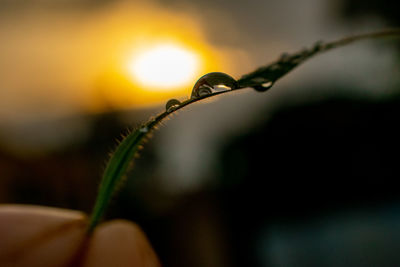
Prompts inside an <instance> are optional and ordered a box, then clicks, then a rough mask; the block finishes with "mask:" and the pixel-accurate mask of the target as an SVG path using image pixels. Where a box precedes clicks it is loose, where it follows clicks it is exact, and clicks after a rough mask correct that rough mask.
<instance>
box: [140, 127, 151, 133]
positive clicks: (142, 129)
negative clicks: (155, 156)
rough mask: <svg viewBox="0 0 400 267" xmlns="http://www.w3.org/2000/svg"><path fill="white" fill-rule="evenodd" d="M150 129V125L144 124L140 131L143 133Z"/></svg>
mask: <svg viewBox="0 0 400 267" xmlns="http://www.w3.org/2000/svg"><path fill="white" fill-rule="evenodd" d="M148 131H149V127H147V126H143V127H142V128H140V129H139V132H141V133H147V132H148Z"/></svg>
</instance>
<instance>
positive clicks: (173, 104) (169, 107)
mask: <svg viewBox="0 0 400 267" xmlns="http://www.w3.org/2000/svg"><path fill="white" fill-rule="evenodd" d="M180 104H181V102H180V101H179V100H177V99H175V98H173V99H170V100H168V102H167V104H165V109H166V111H167V112H172V111H174V110H175V109H177V108H178V107H179V105H180Z"/></svg>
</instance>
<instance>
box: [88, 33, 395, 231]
mask: <svg viewBox="0 0 400 267" xmlns="http://www.w3.org/2000/svg"><path fill="white" fill-rule="evenodd" d="M388 36H397V37H399V36H400V29H392V30H386V31H380V32H374V33H368V34H362V35H356V36H351V37H347V38H343V39H340V40H337V41H333V42H327V43H323V42H318V43H316V44H315V45H314V46H312V47H311V48H309V49H303V50H301V51H299V52H297V53H294V54H291V55H289V54H287V55H285V56H284V57H283V58H282V57H281V58H280V59H278V60H277V61H275V62H272V63H271V64H269V65H266V66H263V67H261V68H258V69H257V70H255V71H253V72H251V73H249V74H247V75H244V76H243V77H242V78H240V79H239V80H238V84H239V88H237V89H235V90H227V91H222V92H217V93H213V94H210V95H206V96H202V97H198V98H192V99H188V100H186V101H184V102H182V103H181V104H180V105H179V106H178V107H177V108H175V109H173V110H169V111H165V112H163V113H161V114H159V115H158V116H156V117H155V118H153V119H150V120H149V121H148V122H147V123H145V124H144V125H143V126H142V127H141V128H138V129H136V130H135V131H133V132H131V133H130V134H129V135H128V136H127V137H125V139H123V141H122V142H121V143H120V144H119V145H118V147H117V148H116V150H115V151H114V153H113V154H112V156H111V157H110V160H109V161H108V164H107V166H106V169H105V171H104V174H103V177H102V181H101V184H100V188H99V192H98V195H97V199H96V202H95V205H94V208H93V211H92V214H91V217H90V220H89V225H88V233H91V232H92V231H93V230H94V228H95V227H96V225H97V224H98V223H99V222H100V220H101V218H102V217H103V215H104V213H105V211H106V209H107V207H108V205H109V203H110V200H111V198H112V197H113V195H114V193H115V190H116V188H117V187H118V185H119V184H120V183H121V181H122V180H123V177H124V176H125V175H126V172H127V170H128V168H129V165H130V164H131V162H132V159H133V157H134V156H135V154H136V153H137V152H138V150H139V148H140V146H141V144H142V143H143V141H144V140H145V138H146V137H147V136H148V134H149V133H150V132H151V131H153V129H154V128H155V126H156V125H157V124H158V123H160V122H161V121H162V120H163V119H164V118H165V117H167V116H168V115H169V114H171V113H174V112H175V111H177V110H179V109H181V108H183V107H185V106H187V105H189V104H193V103H195V102H197V101H201V100H202V99H205V98H209V97H214V96H216V95H220V94H224V93H228V92H232V91H236V90H238V89H243V88H248V87H257V86H261V85H262V83H265V81H271V82H272V83H275V82H276V81H277V80H278V79H280V78H282V77H283V76H285V75H286V74H287V73H289V72H290V71H292V70H293V69H294V68H295V67H297V66H298V65H300V64H301V63H303V62H305V61H306V60H307V59H309V58H311V57H313V56H314V55H316V54H319V53H321V52H326V51H328V50H331V49H333V48H337V47H341V46H344V45H347V44H350V43H352V42H355V41H359V40H363V39H368V38H381V37H388Z"/></svg>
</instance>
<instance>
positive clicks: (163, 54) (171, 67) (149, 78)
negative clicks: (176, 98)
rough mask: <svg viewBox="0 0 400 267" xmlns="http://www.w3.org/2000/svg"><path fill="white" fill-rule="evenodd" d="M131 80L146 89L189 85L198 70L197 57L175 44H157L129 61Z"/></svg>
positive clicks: (163, 88) (164, 88)
mask: <svg viewBox="0 0 400 267" xmlns="http://www.w3.org/2000/svg"><path fill="white" fill-rule="evenodd" d="M131 60H132V61H131V62H130V64H129V66H128V68H129V71H130V73H131V75H132V78H133V79H134V80H136V81H138V82H139V83H140V84H141V85H142V86H144V87H146V88H156V89H161V90H168V89H170V88H174V87H179V86H183V85H190V84H191V83H192V82H193V80H194V79H195V78H196V76H195V75H196V74H197V70H198V68H199V64H200V62H199V58H198V56H197V55H196V54H195V53H194V52H192V51H189V50H188V49H185V48H183V47H181V46H179V45H176V44H159V45H156V46H154V47H150V48H149V49H147V50H146V51H144V52H141V53H137V54H135V55H134V56H133V58H132V59H131Z"/></svg>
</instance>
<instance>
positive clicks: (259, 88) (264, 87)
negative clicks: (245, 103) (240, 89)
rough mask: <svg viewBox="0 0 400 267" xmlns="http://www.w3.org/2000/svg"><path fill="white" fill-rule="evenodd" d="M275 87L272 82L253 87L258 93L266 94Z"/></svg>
mask: <svg viewBox="0 0 400 267" xmlns="http://www.w3.org/2000/svg"><path fill="white" fill-rule="evenodd" d="M273 85H274V83H273V82H272V81H266V82H264V83H262V84H260V85H256V86H253V88H254V89H255V90H256V91H258V92H265V91H267V90H268V89H269V88H271V87H272V86H273Z"/></svg>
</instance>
